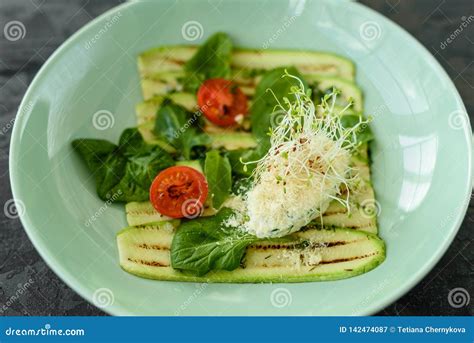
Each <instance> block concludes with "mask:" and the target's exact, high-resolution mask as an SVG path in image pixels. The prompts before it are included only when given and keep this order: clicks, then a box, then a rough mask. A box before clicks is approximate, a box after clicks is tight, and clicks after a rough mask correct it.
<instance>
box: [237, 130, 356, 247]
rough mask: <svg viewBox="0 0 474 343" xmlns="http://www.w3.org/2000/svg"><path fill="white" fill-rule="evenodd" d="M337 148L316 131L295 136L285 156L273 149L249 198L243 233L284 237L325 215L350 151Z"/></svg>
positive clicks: (338, 185) (321, 133)
mask: <svg viewBox="0 0 474 343" xmlns="http://www.w3.org/2000/svg"><path fill="white" fill-rule="evenodd" d="M337 144H338V143H337V142H336V141H334V140H332V139H330V138H329V137H327V136H326V135H325V134H324V133H323V132H319V133H315V134H314V135H311V136H308V137H307V136H300V137H298V138H297V139H295V140H294V141H293V142H290V144H289V147H290V149H286V152H282V151H279V149H278V148H276V149H274V150H273V154H274V156H273V158H271V159H268V160H267V163H266V164H265V166H264V168H261V170H262V172H261V173H260V174H259V179H258V181H257V183H256V184H255V186H254V187H253V188H252V189H251V190H250V191H249V192H248V194H247V211H248V217H249V220H248V222H246V223H245V228H246V230H247V231H248V232H249V233H252V234H254V235H256V236H257V237H262V238H264V237H282V236H285V235H287V234H290V233H292V232H295V231H298V230H299V229H301V228H302V227H303V226H304V225H306V224H308V223H309V222H311V221H312V220H313V219H315V218H316V217H318V216H320V215H321V214H322V213H324V212H325V210H326V209H327V207H328V206H329V203H330V202H331V200H332V199H334V197H335V196H336V195H337V194H338V192H339V189H340V186H341V182H342V180H344V177H345V173H346V172H347V170H348V167H349V161H350V154H349V152H348V151H347V150H346V149H343V148H341V147H338V146H337ZM264 163H265V162H264Z"/></svg>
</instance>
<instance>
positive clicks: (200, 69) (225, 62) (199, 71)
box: [183, 32, 232, 93]
mask: <svg viewBox="0 0 474 343" xmlns="http://www.w3.org/2000/svg"><path fill="white" fill-rule="evenodd" d="M231 56H232V41H231V39H230V37H229V36H228V35H227V34H225V33H222V32H218V33H215V34H214V35H212V36H211V37H209V38H208V39H207V41H206V42H205V43H204V44H203V45H201V47H200V48H199V50H198V51H197V52H196V53H195V54H194V56H193V57H192V58H191V59H190V60H189V61H188V62H187V63H186V64H185V66H184V70H185V73H186V75H185V77H184V80H183V86H184V89H185V90H187V91H189V92H192V93H196V92H197V90H198V88H199V86H200V85H201V83H203V82H204V81H205V80H207V79H211V78H217V77H221V78H229V77H230V75H231V69H230V60H231Z"/></svg>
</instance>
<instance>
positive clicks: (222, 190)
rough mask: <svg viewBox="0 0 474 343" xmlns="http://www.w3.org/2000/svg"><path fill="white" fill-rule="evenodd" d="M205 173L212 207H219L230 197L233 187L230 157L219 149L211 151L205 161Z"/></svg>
mask: <svg viewBox="0 0 474 343" xmlns="http://www.w3.org/2000/svg"><path fill="white" fill-rule="evenodd" d="M204 174H205V175H206V179H207V184H208V186H209V192H210V196H211V201H212V207H213V208H215V209H219V208H220V207H221V206H222V204H223V203H224V201H225V200H226V199H227V198H228V197H229V195H230V191H231V187H232V168H231V166H230V162H229V159H228V158H227V157H225V156H221V155H220V154H219V152H218V151H217V150H212V151H209V152H208V153H207V154H206V159H205V161H204Z"/></svg>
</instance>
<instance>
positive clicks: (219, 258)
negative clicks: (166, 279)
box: [171, 208, 258, 276]
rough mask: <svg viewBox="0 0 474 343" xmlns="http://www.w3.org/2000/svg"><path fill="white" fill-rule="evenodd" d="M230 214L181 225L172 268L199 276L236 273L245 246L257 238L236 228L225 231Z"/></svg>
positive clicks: (224, 211) (224, 213)
mask: <svg viewBox="0 0 474 343" xmlns="http://www.w3.org/2000/svg"><path fill="white" fill-rule="evenodd" d="M232 213H233V212H232V210H230V209H228V208H223V209H222V210H221V211H220V212H219V213H217V214H216V215H215V216H213V217H205V218H199V219H194V220H190V221H187V222H184V223H182V224H181V225H180V226H179V227H178V230H177V231H176V234H175V235H174V237H173V242H172V244H171V265H172V267H173V268H175V269H179V270H182V271H186V272H190V273H193V274H196V275H199V276H201V275H204V274H206V273H207V272H209V271H211V270H229V271H230V270H234V269H236V268H237V267H238V266H239V265H240V261H241V260H242V257H243V255H244V253H245V249H246V248H247V246H249V245H250V244H252V243H254V242H256V241H257V240H258V238H257V237H255V236H252V235H249V234H246V233H243V232H242V231H240V230H239V229H237V228H233V227H224V225H223V223H224V221H225V220H226V219H227V218H229V216H230V215H232Z"/></svg>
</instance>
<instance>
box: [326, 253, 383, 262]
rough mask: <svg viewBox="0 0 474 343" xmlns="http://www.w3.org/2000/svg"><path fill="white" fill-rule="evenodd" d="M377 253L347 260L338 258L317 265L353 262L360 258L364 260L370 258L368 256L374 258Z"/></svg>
mask: <svg viewBox="0 0 474 343" xmlns="http://www.w3.org/2000/svg"><path fill="white" fill-rule="evenodd" d="M377 254H378V253H376V252H374V253H372V254H366V255H362V256H354V257H348V258H339V259H336V260H330V261H324V260H323V261H321V262H319V264H332V263H342V262H349V261H354V260H360V259H361V258H366V257H370V256H375V255H377Z"/></svg>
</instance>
